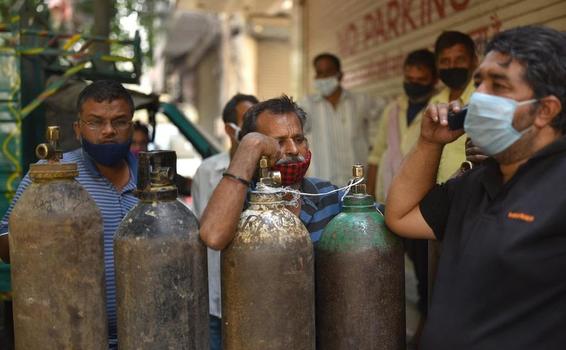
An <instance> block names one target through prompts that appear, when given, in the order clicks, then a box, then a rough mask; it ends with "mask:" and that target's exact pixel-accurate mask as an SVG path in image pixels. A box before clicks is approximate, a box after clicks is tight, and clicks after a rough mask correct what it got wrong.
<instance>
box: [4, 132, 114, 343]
mask: <svg viewBox="0 0 566 350" xmlns="http://www.w3.org/2000/svg"><path fill="white" fill-rule="evenodd" d="M47 140H48V142H49V143H46V144H41V145H39V146H38V147H37V148H36V154H37V156H38V157H39V158H41V159H45V160H47V162H45V163H38V164H32V165H31V166H30V172H29V175H30V178H31V181H32V183H31V184H30V185H29V186H28V187H27V188H26V190H25V191H24V192H23V193H22V196H21V197H20V199H19V200H18V202H17V204H16V205H15V207H14V210H13V211H12V213H11V215H10V220H9V228H10V235H9V240H10V260H11V263H12V288H13V306H14V332H15V344H16V349H17V350H30V349H68V350H71V349H84V350H94V349H96V350H103V349H108V326H107V320H106V307H105V288H104V253H103V251H104V250H103V248H104V247H103V241H102V239H103V226H102V217H101V214H100V211H99V210H98V208H97V206H96V203H95V202H94V200H93V199H92V198H91V197H90V195H89V194H88V192H87V191H86V190H85V189H84V188H83V187H82V186H81V185H79V183H78V182H76V181H75V177H76V176H78V170H77V164H76V163H60V162H59V160H60V159H61V152H60V151H59V149H58V140H59V127H56V126H50V127H48V128H47Z"/></svg>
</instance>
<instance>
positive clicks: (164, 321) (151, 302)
mask: <svg viewBox="0 0 566 350" xmlns="http://www.w3.org/2000/svg"><path fill="white" fill-rule="evenodd" d="M114 259H115V265H116V289H117V295H116V301H117V304H118V345H119V347H120V350H128V349H136V350H143V349H147V350H159V349H163V350H165V349H175V350H177V349H179V350H202V349H208V344H209V341H208V284H207V263H206V248H205V247H204V244H203V243H202V242H201V241H200V239H199V236H198V222H197V219H196V217H195V216H194V214H193V213H192V212H191V211H190V210H189V209H188V208H187V207H186V206H185V205H184V204H182V203H181V202H179V201H178V200H165V201H161V200H157V201H151V202H149V201H140V202H139V203H138V204H137V205H136V207H134V208H133V209H132V210H131V211H130V212H129V213H128V215H126V217H125V218H124V220H123V221H122V223H121V224H120V226H119V228H118V231H117V232H116V236H115V238H114Z"/></svg>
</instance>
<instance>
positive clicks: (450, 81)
mask: <svg viewBox="0 0 566 350" xmlns="http://www.w3.org/2000/svg"><path fill="white" fill-rule="evenodd" d="M438 74H439V75H440V80H442V82H443V83H444V84H446V86H448V87H449V88H451V89H461V88H463V87H464V86H465V85H466V83H467V82H468V75H469V72H468V69H467V68H446V69H440V70H439V71H438Z"/></svg>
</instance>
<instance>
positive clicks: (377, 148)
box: [368, 94, 422, 203]
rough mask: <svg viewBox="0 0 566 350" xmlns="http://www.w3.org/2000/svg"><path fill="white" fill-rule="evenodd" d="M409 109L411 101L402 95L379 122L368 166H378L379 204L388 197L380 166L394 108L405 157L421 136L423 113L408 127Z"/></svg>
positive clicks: (402, 151) (386, 108)
mask: <svg viewBox="0 0 566 350" xmlns="http://www.w3.org/2000/svg"><path fill="white" fill-rule="evenodd" d="M408 107H409V101H408V99H407V96H405V94H402V95H400V96H399V97H397V98H396V99H395V100H393V101H391V102H390V103H389V104H388V105H387V106H386V107H385V109H384V110H383V114H382V115H381V119H380V120H379V124H378V129H377V133H376V135H375V138H374V140H373V143H372V149H371V152H370V154H369V157H368V164H373V165H377V166H378V174H377V181H376V188H375V194H376V201H377V202H378V203H385V197H386V196H387V190H388V189H387V188H384V181H383V170H384V169H382V167H380V166H379V163H380V162H381V159H382V157H383V154H384V153H385V151H386V150H387V146H388V145H387V139H388V137H387V132H388V130H389V114H390V113H391V112H392V110H393V109H394V108H398V109H399V110H398V113H397V114H398V118H397V120H398V123H399V139H400V148H401V153H402V155H403V156H406V155H407V153H409V151H410V150H411V148H413V146H414V144H415V142H416V141H417V139H418V137H419V134H420V132H421V115H422V111H421V112H420V113H419V114H417V116H416V117H415V119H414V120H413V121H412V122H411V125H408V126H407V108H408Z"/></svg>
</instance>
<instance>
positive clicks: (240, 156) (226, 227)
mask: <svg viewBox="0 0 566 350" xmlns="http://www.w3.org/2000/svg"><path fill="white" fill-rule="evenodd" d="M255 136H256V137H254V135H251V136H247V137H246V140H242V143H241V144H240V145H239V146H238V150H237V151H236V153H235V154H234V156H233V158H232V160H231V162H230V166H229V168H228V170H227V171H226V172H227V173H230V174H232V175H234V176H236V177H240V178H242V179H244V180H246V181H251V179H252V178H253V176H254V173H255V171H256V168H257V164H258V161H259V158H260V157H261V156H262V155H268V156H273V155H274V154H275V151H276V150H275V148H274V146H273V145H271V148H273V149H271V148H270V145H269V142H267V139H265V136H263V139H262V137H260V136H258V135H255ZM271 140H272V141H270V142H273V143H274V144H275V140H274V139H271ZM247 193H248V186H246V185H245V184H244V183H243V182H242V181H239V180H238V179H235V178H233V177H223V178H222V180H221V181H220V183H219V184H218V186H217V187H216V189H215V190H214V192H213V193H212V196H211V198H210V201H209V202H208V204H207V206H206V209H205V210H204V213H203V214H202V218H201V222H200V237H201V239H202V240H203V242H204V243H205V244H206V245H207V246H208V247H210V248H212V249H215V250H222V249H224V248H225V247H226V246H228V244H230V242H231V241H232V239H234V235H235V233H236V228H237V226H238V221H239V220H240V214H241V213H242V210H243V208H244V202H245V199H246V196H247Z"/></svg>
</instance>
